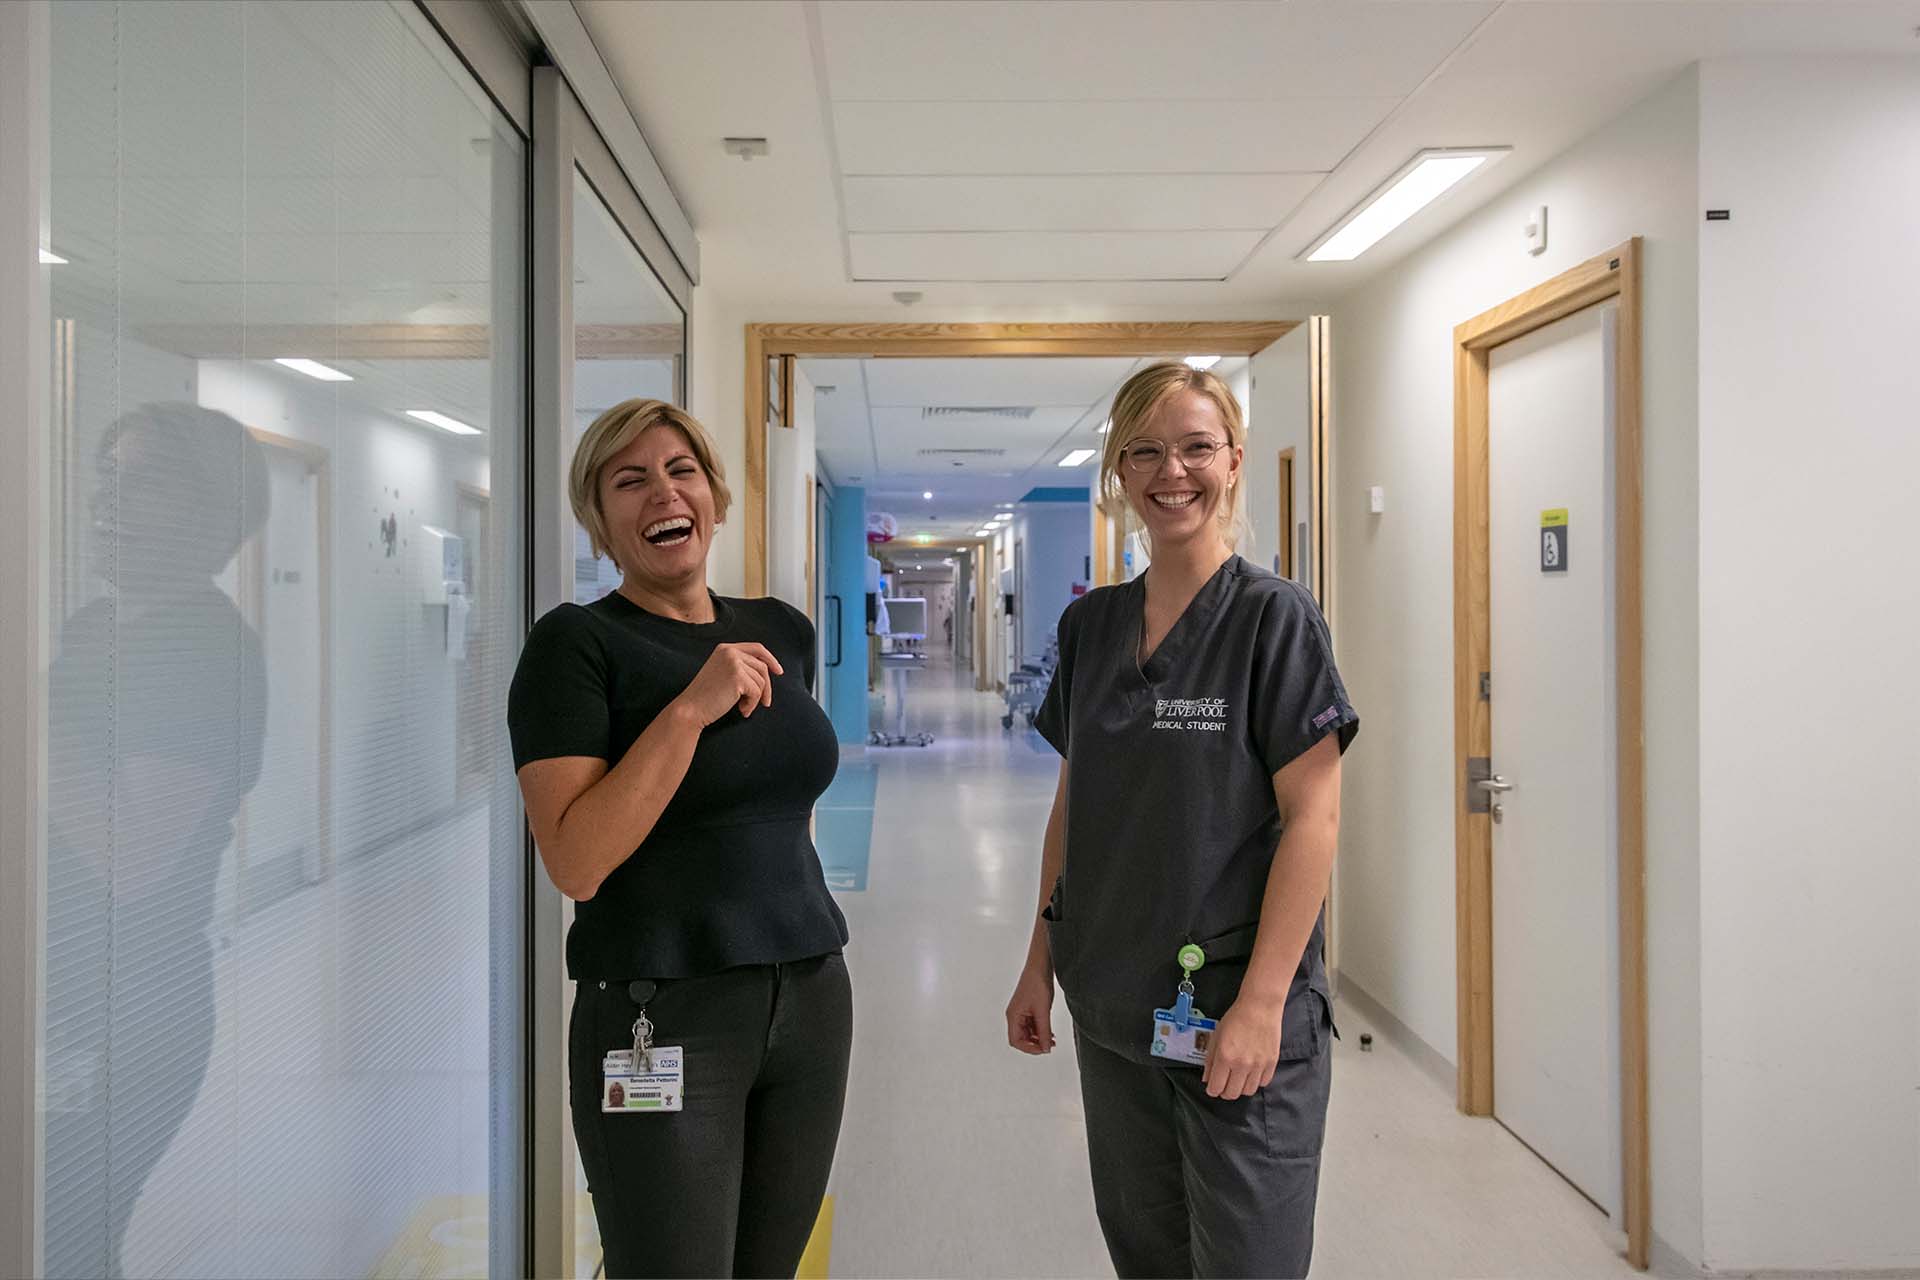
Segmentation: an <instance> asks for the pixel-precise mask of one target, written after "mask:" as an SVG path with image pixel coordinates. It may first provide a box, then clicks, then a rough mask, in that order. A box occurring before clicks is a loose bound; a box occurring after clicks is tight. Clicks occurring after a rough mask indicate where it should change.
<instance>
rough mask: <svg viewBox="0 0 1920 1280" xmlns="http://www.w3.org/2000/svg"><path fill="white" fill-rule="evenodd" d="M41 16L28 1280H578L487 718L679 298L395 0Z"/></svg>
mask: <svg viewBox="0 0 1920 1280" xmlns="http://www.w3.org/2000/svg"><path fill="white" fill-rule="evenodd" d="M432 8H433V6H432V5H431V4H429V5H428V6H427V10H428V11H430V10H431V9H432ZM48 13H49V15H50V16H49V34H48V45H49V53H48V57H47V65H48V75H47V102H46V126H47V128H46V132H47V140H48V172H47V175H46V184H47V207H48V226H49V227H50V241H49V247H48V248H47V249H46V250H44V251H43V257H42V261H43V262H45V263H46V264H47V267H46V269H47V271H48V276H47V279H48V292H47V299H48V301H47V315H46V317H45V323H46V324H47V325H48V327H49V329H50V356H51V358H50V368H49V370H48V377H49V384H48V385H49V408H48V422H47V424H46V427H45V437H44V444H45V449H44V452H43V454H42V456H43V457H44V458H45V460H46V468H47V476H46V481H47V483H46V494H47V504H48V511H47V516H48V518H47V521H46V531H45V532H46V538H45V543H44V546H45V552H44V555H45V569H46V574H45V579H44V580H45V582H46V584H47V585H46V592H47V595H46V606H47V612H48V616H49V619H50V628H49V630H50V636H49V638H48V640H47V642H46V643H47V667H48V675H47V684H46V723H45V732H44V742H45V748H46V787H45V793H46V796H45V818H46V820H45V823H44V829H43V838H44V845H43V847H44V849H45V854H44V869H43V873H42V883H43V884H44V898H45V907H44V911H43V913H42V916H41V918H40V920H39V933H40V936H41V937H42V938H43V939H44V941H43V943H42V945H41V948H40V951H39V962H40V965H41V974H42V978H43V984H42V985H43V992H44V994H43V996H42V998H41V1000H40V1006H39V1009H38V1011H37V1013H38V1016H37V1019H36V1020H35V1022H34V1025H33V1026H32V1027H30V1028H27V1029H26V1030H25V1031H24V1032H23V1034H27V1035H29V1036H31V1037H34V1038H36V1039H37V1043H38V1054H37V1060H38V1062H39V1067H38V1072H39V1080H38V1086H37V1093H38V1116H37V1123H38V1125H39V1128H40V1133H41V1137H42V1143H41V1145H42V1156H41V1161H40V1168H39V1173H40V1178H39V1186H40V1192H41V1194H40V1201H41V1206H42V1207H41V1210H40V1215H39V1248H40V1255H41V1258H42V1260H43V1269H44V1274H46V1275H48V1276H59V1277H66V1276H89V1277H94V1276H119V1275H129V1276H133V1275H141V1276H144V1275H180V1276H262V1277H265V1276H363V1275H364V1276H385V1275H406V1276H418V1277H432V1276H481V1275H489V1274H491V1275H501V1276H511V1275H522V1274H527V1273H529V1272H530V1271H531V1272H533V1273H536V1274H549V1273H553V1272H555V1271H557V1268H555V1267H553V1266H552V1265H551V1263H552V1262H553V1261H556V1260H562V1259H564V1260H565V1261H566V1262H567V1263H569V1264H574V1265H578V1266H580V1267H582V1268H583V1269H585V1270H588V1271H590V1269H591V1266H592V1263H593V1261H594V1257H595V1255H596V1254H597V1250H596V1249H595V1247H594V1243H593V1241H592V1240H591V1237H590V1236H588V1237H587V1238H585V1239H583V1240H582V1241H581V1248H580V1249H579V1251H578V1255H577V1257H574V1258H566V1257H565V1254H566V1253H567V1252H570V1250H567V1249H566V1248H565V1247H564V1246H559V1245H556V1241H558V1240H559V1239H560V1238H561V1237H562V1236H564V1237H565V1238H566V1239H567V1241H568V1243H571V1240H572V1236H573V1231H574V1227H573V1218H574V1216H575V1215H574V1212H573V1210H574V1209H575V1208H576V1206H575V1204H574V1203H573V1202H572V1198H571V1196H570V1195H569V1194H568V1192H569V1191H570V1190H571V1184H572V1181H573V1179H572V1177H571V1171H572V1169H573V1164H572V1159H571V1152H570V1147H568V1146H567V1144H566V1140H565V1134H564V1132H563V1131H560V1130H557V1129H556V1127H555V1126H556V1124H557V1123H558V1122H557V1121H556V1119H555V1116H556V1115H560V1114H563V1110H564V1108H563V1105H560V1104H563V1100H564V1088H565V1086H564V1079H565V1076H564V1063H563V1062H562V1061H561V1059H560V1057H559V1053H558V1051H557V1045H556V1043H555V1041H554V1040H553V1037H552V1036H551V1035H550V1034H548V1032H550V1029H551V1027H552V1025H553V1023H554V1020H555V1019H556V1018H558V1017H562V1016H564V1011H563V1008H562V1007H561V1006H563V1004H564V998H565V984H564V981H563V979H562V975H561V974H560V969H559V949H558V931H559V930H560V929H563V928H564V924H565V908H564V905H563V904H561V903H560V901H559V899H558V896H557V895H556V894H554V893H553V891H552V889H551V887H550V886H548V885H547V884H546V883H545V880H544V877H543V876H541V875H539V874H538V872H537V864H536V863H535V861H534V859H533V858H532V850H531V847H530V845H529V843H528V840H527V837H526V833H525V826H524V821H523V818H522V815H521V811H520V809H519V804H518V794H517V789H516V787H515V782H514V778H513V773H512V765H511V759H510V754H509V751H508V745H507V740H506V726H505V719H504V711H505V702H506V687H507V682H508V681H509V679H510V678H511V675H512V671H513V666H514V663H515V660H516V658H517V656H518V653H519V648H520V644H521V641H522V638H523V636H524V635H525V631H526V628H527V626H528V625H529V624H530V622H531V620H532V619H533V618H534V617H536V616H538V614H539V613H540V612H542V611H544V609H545V608H548V607H551V606H552V605H553V604H555V603H558V602H559V600H560V599H565V598H581V599H586V598H592V597H597V595H599V594H601V593H603V592H604V590H606V589H608V588H609V587H610V586H612V585H614V583H615V582H616V581H617V579H611V578H609V577H608V576H607V575H606V573H605V571H603V569H602V568H601V567H600V566H598V565H595V564H594V563H593V561H592V558H591V556H590V555H587V556H582V554H581V544H580V543H579V542H578V535H577V532H576V531H575V530H574V529H573V526H572V520H571V515H570V513H568V512H567V510H566V507H565V499H564V471H563V470H562V469H561V468H562V467H563V466H564V460H565V456H566V453H567V452H568V447H569V446H570V444H571V441H572V440H573V439H574V438H575V436H576V433H577V431H578V430H579V429H580V428H581V427H583V426H584V425H585V423H586V422H588V421H590V420H591V419H592V417H593V416H594V415H595V414H597V413H598V412H599V411H600V410H602V409H604V408H606V407H607V406H608V405H610V404H613V403H617V402H618V401H619V400H621V399H625V398H627V397H629V396H636V395H646V396H657V397H659V398H663V399H670V400H674V401H676V402H679V401H681V400H682V397H683V394H684V389H685V386H686V354H687V352H686V321H685V315H686V304H687V300H688V297H689V295H690V288H691V285H690V282H689V281H688V279H687V277H686V275H685V273H684V272H683V271H681V270H680V268H679V267H678V265H677V264H676V263H675V262H674V261H673V259H672V256H671V254H670V253H669V252H668V251H667V250H666V248H665V245H664V242H663V241H661V240H660V239H659V235H658V232H657V231H656V230H655V229H654V228H653V227H652V225H651V223H650V222H649V221H648V219H647V215H646V212H645V210H644V209H643V208H642V207H641V206H640V204H639V201H638V198H637V197H636V196H635V195H634V193H633V191H632V188H631V187H630V185H628V184H627V182H626V180H625V178H624V177H623V176H622V174H621V171H620V169H619V167H618V166H617V164H615V163H614V162H613V160H612V157H611V155H610V153H608V152H607V150H606V148H605V146H604V144H603V143H601V141H600V140H599V138H598V136H597V134H596V132H595V131H594V129H593V126H592V124H591V122H590V121H589V120H588V119H587V118H586V116H585V113H584V112H583V111H581V110H580V108H579V107H578V104H577V103H574V102H573V101H572V96H571V94H570V93H567V92H566V86H565V84H564V82H562V83H561V84H560V86H559V90H560V92H561V93H562V94H565V96H566V100H567V101H568V103H569V110H570V111H571V113H572V115H571V116H570V117H569V125H568V127H567V129H566V131H565V132H564V133H563V134H553V135H549V134H547V133H539V134H537V135H536V137H534V138H529V137H528V136H527V134H526V133H525V132H523V129H522V124H521V123H517V122H516V121H519V122H525V121H526V113H525V110H524V108H523V109H522V110H520V111H518V112H516V113H509V112H506V111H503V110H502V109H501V107H500V106H499V105H497V102H496V99H497V98H499V96H500V94H501V92H502V91H501V87H500V85H498V84H496V83H488V84H482V83H481V82H480V81H479V80H477V79H476V77H475V75H474V73H473V72H472V71H470V70H469V69H468V68H469V65H482V63H481V62H479V61H476V60H473V59H470V58H463V56H462V53H461V51H459V50H456V49H455V48H454V47H453V46H452V45H451V44H450V43H449V41H448V39H447V38H446V37H444V36H443V35H442V34H441V32H440V30H439V29H438V28H436V26H435V25H434V24H433V23H432V22H430V21H429V20H428V18H427V16H426V11H423V9H422V8H420V7H418V6H416V4H415V3H413V2H412V0H339V2H334V0H302V2H301V3H289V2H286V0H212V2H211V3H205V2H194V3H189V2H187V0H55V2H54V3H53V4H52V5H51V6H50V7H49V9H48ZM485 65H489V66H493V67H496V68H497V67H498V66H499V62H498V60H497V59H496V60H493V61H491V62H488V63H486V64H485ZM521 70H522V72H523V73H524V74H525V75H526V76H527V77H528V78H529V79H530V78H531V77H532V76H533V75H534V73H533V72H532V71H531V70H530V69H528V68H527V67H526V66H525V65H524V64H523V65H522V68H521ZM490 74H492V73H490ZM545 74H547V75H549V76H552V75H554V74H555V73H554V72H553V71H552V70H551V69H550V68H549V69H546V71H545ZM526 88H527V87H526V84H525V83H524V82H523V83H522V84H521V85H520V86H518V90H519V93H518V96H519V99H520V101H522V102H523V103H524V102H525V101H526V100H527V99H528V97H529V96H530V95H529V94H528V93H527V91H526ZM509 96H512V95H509ZM501 100H505V99H501ZM542 146H546V147H548V148H549V149H550V150H554V151H559V152H563V153H564V154H561V155H559V156H557V157H555V158H554V160H553V163H552V164H551V165H548V164H546V163H543V157H542V156H541V155H540V148H541V147H542ZM558 175H564V181H563V182H562V181H559V180H558ZM543 184H544V188H545V189H544V190H543V189H542V188H543ZM554 188H558V190H557V191H556V190H554ZM543 202H544V203H543ZM542 208H559V209H561V210H562V211H564V213H565V214H566V217H567V226H568V229H569V232H570V234H569V235H568V236H567V237H565V238H564V243H563V244H562V245H561V246H559V252H558V254H557V255H556V254H554V253H550V252H544V251H543V250H541V248H540V247H539V246H538V245H537V244H536V243H535V236H534V235H533V234H532V232H533V227H532V225H531V223H530V217H532V216H533V215H535V214H536V213H537V211H538V210H540V209H542ZM556 277H557V280H556ZM556 289H558V290H559V291H558V292H556ZM556 302H562V303H564V305H561V306H551V305H547V304H552V303H556ZM561 350H564V351H565V361H566V366H567V369H568V376H567V377H566V378H565V379H564V386H562V385H560V384H559V383H557V382H555V381H554V380H553V379H548V380H547V383H546V384H542V383H541V382H540V380H539V378H538V377H537V371H538V370H539V369H540V368H541V367H542V361H543V360H544V361H546V362H548V363H549V364H551V362H552V361H553V359H555V358H556V357H555V353H556V352H558V351H561ZM543 421H544V422H547V423H552V424H553V427H554V428H555V429H553V430H548V429H546V428H543V427H541V426H540V424H541V423H542V422H543ZM560 423H566V424H568V428H569V429H567V430H565V431H564V432H561V431H559V430H558V429H557V428H558V426H559V424H560ZM550 437H552V439H549V438H550ZM561 437H563V438H561ZM561 562H568V563H571V564H572V565H573V566H574V568H575V573H574V574H572V575H566V576H564V577H563V576H562V575H561V574H557V573H555V574H548V573H545V572H543V570H542V569H541V567H540V566H542V565H543V564H558V563H561ZM556 1143H557V1146H556ZM554 1188H557V1189H558V1190H553V1189H554ZM578 1207H579V1208H581V1209H584V1207H585V1202H584V1197H582V1198H581V1201H580V1204H579V1206H578ZM582 1216H587V1217H588V1220H589V1221H590V1215H582Z"/></svg>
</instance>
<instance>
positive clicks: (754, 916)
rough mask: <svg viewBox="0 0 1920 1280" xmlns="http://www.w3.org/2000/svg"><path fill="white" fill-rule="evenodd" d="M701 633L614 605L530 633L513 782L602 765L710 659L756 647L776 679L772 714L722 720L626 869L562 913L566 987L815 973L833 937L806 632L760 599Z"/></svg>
mask: <svg viewBox="0 0 1920 1280" xmlns="http://www.w3.org/2000/svg"><path fill="white" fill-rule="evenodd" d="M713 604H714V614H715V618H714V621H712V622H710V623H687V622H680V621H678V620H676V619H672V618H665V617H661V616H659V615H657V614H653V613H649V612H648V611H646V610H645V609H642V608H641V607H640V606H639V605H637V604H634V603H633V602H632V601H631V600H629V599H627V598H626V597H625V596H623V595H621V594H619V593H618V592H614V593H611V594H609V595H608V596H606V597H605V598H604V599H601V600H597V601H595V602H594V603H592V604H589V605H573V604H563V605H561V606H559V607H558V608H556V609H554V610H553V611H552V612H550V613H548V614H547V615H546V616H545V617H543V618H541V619H540V621H539V622H537V623H535V624H534V628H533V631H532V633H531V634H530V635H529V636H528V637H527V644H526V648H525V649H524V650H523V651H522V653H521V655H520V665H519V667H518V669H517V670H516V671H515V672H514V677H513V688H512V691H511V693H510V694H509V695H508V705H507V724H508V729H509V732H510V734H511V736H512V739H513V763H514V768H515V769H519V768H520V767H522V766H524V765H526V764H527V763H528V762H529V761H533V760H546V759H552V758H554V757H558V756H593V757H597V758H599V759H602V760H605V761H607V762H608V764H609V765H612V764H616V763H618V762H619V761H620V759H621V758H622V757H623V756H624V755H625V754H626V752H627V749H628V748H629V747H631V746H632V745H633V743H634V740H635V739H636V738H638V737H639V736H640V734H641V733H642V732H644V731H645V729H646V728H647V726H648V725H649V724H651V723H652V722H653V720H654V718H655V717H656V716H658V715H659V714H660V713H661V712H662V711H664V710H665V709H666V707H667V705H668V704H669V703H670V702H672V701H673V700H674V699H675V698H677V697H679V696H680V694H681V693H682V692H683V691H685V689H686V688H687V686H688V685H689V684H691V683H692V682H693V678H694V676H695V675H696V674H697V673H698V672H699V670H700V668H701V667H702V666H703V665H704V664H705V663H706V661H707V659H708V658H709V657H711V656H712V654H713V651H714V649H715V648H717V647H718V646H719V645H722V644H728V643H746V642H752V643H757V644H762V645H765V646H766V647H767V648H768V649H769V650H771V651H772V653H773V655H774V657H775V658H777V659H778V660H779V662H780V665H781V667H782V668H784V672H785V673H784V674H783V675H780V676H777V677H775V679H774V684H773V705H772V706H771V707H767V706H762V707H760V708H758V709H757V710H756V711H755V712H754V713H753V714H752V715H751V716H746V717H743V716H741V714H740V713H739V712H738V711H729V712H728V713H727V714H726V715H724V716H722V717H721V718H720V719H718V720H716V721H714V722H713V723H712V724H710V725H708V726H707V727H706V729H704V730H703V731H702V732H701V734H700V741H699V744H698V745H697V746H696V747H695V749H694V753H693V761H692V763H691V764H690V765H689V766H688V768H687V773H686V777H685V778H684V779H683V780H682V781H681V783H680V786H679V789H678V790H676V791H675V792H674V795H673V798H672V799H671V800H669V801H668V802H667V806H666V808H665V809H664V810H663V811H662V812H661V814H660V818H659V821H657V822H656V823H655V824H654V827H653V830H652V831H651V832H649V833H648V834H647V837H646V839H645V840H643V841H641V842H640V844H639V846H638V847H637V848H635V850H634V851H633V854H632V856H630V857H629V858H628V859H627V860H626V861H625V862H623V863H621V864H620V865H619V866H618V867H616V868H614V870H613V872H612V874H610V875H608V877H607V878H606V880H605V881H604V882H602V884H601V885H600V888H599V890H598V891H597V892H596V893H595V894H594V895H593V897H591V898H589V899H588V900H586V901H585V902H582V903H580V904H579V905H578V907H577V908H576V910H575V912H574V921H573V928H572V930H571V932H569V933H568V935H567V972H568V973H569V974H570V975H571V976H572V977H573V978H575V979H580V980H586V979H596V980H604V979H618V980H622V981H626V980H631V979H635V978H686V977H696V976H699V975H701V974H707V973H717V972H719V971H720V970H722V969H728V968H732V967H734V966H736V965H744V964H775V963H783V962H786V961H791V960H804V959H807V958H809V957H811V956H819V955H826V954H828V953H830V952H834V951H838V950H840V949H841V948H842V947H843V946H845V945H846V941H847V923H846V919H845V918H844V917H843V916H842V915H841V914H840V908H839V907H838V906H837V905H836V904H835V903H834V901H833V896H832V895H831V894H830V893H829V892H828V891H827V885H826V879H825V877H824V875H823V874H822V873H821V869H820V859H819V856H818V855H817V854H816V853H815V851H814V847H813V839H812V836H811V834H810V833H809V829H808V828H809V824H810V820H811V817H812V813H813V805H814V802H815V801H816V800H817V799H818V798H819V796H820V793H821V792H823V791H825V790H826V789H827V785H828V784H829V783H830V782H832V781H833V776H834V773H835V772H836V770H837V769H838V768H839V761H840V749H839V744H838V741H837V740H836V738H835V736H834V732H833V726H832V724H831V722H830V721H829V720H828V719H827V715H826V713H825V712H824V711H822V710H821V708H820V705H819V703H817V702H815V701H814V700H813V692H812V691H813V659H814V631H813V624H812V623H811V622H809V621H808V620H807V618H806V615H805V614H803V613H801V612H799V611H798V610H797V609H794V608H793V607H791V606H790V605H787V604H785V603H783V602H782V601H779V600H775V599H770V598H769V599H760V600H734V599H727V598H725V597H721V596H715V597H714V598H713Z"/></svg>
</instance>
